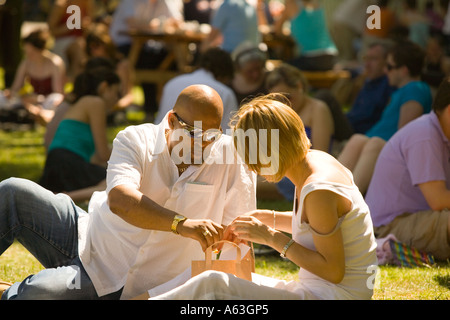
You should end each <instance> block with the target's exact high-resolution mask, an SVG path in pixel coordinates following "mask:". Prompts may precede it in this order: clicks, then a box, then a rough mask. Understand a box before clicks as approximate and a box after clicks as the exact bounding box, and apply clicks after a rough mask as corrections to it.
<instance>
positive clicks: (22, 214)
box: [0, 178, 121, 300]
mask: <svg viewBox="0 0 450 320" xmlns="http://www.w3.org/2000/svg"><path fill="white" fill-rule="evenodd" d="M82 214H87V213H86V212H85V211H84V210H82V209H81V208H79V207H77V206H76V205H75V204H74V203H73V201H72V200H71V199H70V197H68V196H67V195H64V194H57V195H55V194H53V193H52V192H50V191H48V190H46V189H44V188H42V187H41V186H39V185H38V184H36V183H34V182H31V181H28V180H24V179H18V178H10V179H7V180H4V181H2V182H1V183H0V255H1V254H2V253H3V252H4V251H6V249H8V247H9V246H10V245H11V244H12V243H13V242H14V240H18V241H19V242H20V243H21V244H22V245H23V246H24V247H25V248H26V249H27V250H28V251H30V252H31V253H32V254H33V255H34V257H36V259H37V260H38V261H39V262H40V263H41V264H42V265H43V266H44V267H45V268H46V269H44V270H42V271H41V272H39V273H37V274H36V275H31V276H29V277H27V278H26V279H25V280H23V281H22V282H18V283H15V284H13V286H12V287H11V288H9V289H8V290H7V291H5V293H4V294H3V295H2V300H7V299H63V300H69V299H99V297H98V295H97V293H96V291H95V288H94V286H93V284H92V282H91V280H90V278H89V276H88V275H87V273H86V271H85V270H84V268H83V265H82V264H81V261H80V259H79V256H78V223H77V221H78V216H79V215H82ZM120 293H121V292H120V291H119V292H116V293H113V294H110V295H107V296H104V297H102V299H103V298H105V299H118V298H119V297H120Z"/></svg>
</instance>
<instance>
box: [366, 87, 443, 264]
mask: <svg viewBox="0 0 450 320" xmlns="http://www.w3.org/2000/svg"><path fill="white" fill-rule="evenodd" d="M449 81H450V79H448V78H447V79H446V80H444V81H443V83H442V84H441V86H440V87H439V89H438V92H437V94H436V98H435V101H434V104H433V111H432V112H430V113H429V114H426V115H423V116H422V117H420V118H419V119H416V120H414V121H412V122H410V123H409V124H408V125H406V126H405V127H404V128H402V129H401V130H399V131H398V132H397V133H396V134H395V135H394V136H393V137H392V138H391V139H390V140H389V141H388V142H387V144H386V146H385V147H384V148H383V150H382V152H381V154H380V156H379V157H378V161H377V164H376V167H375V172H374V175H373V178H372V181H371V183H370V186H369V189H368V191H367V195H366V201H367V204H368V205H369V207H370V212H371V215H372V220H373V224H374V230H375V235H376V236H377V237H378V238H384V237H386V236H388V235H389V234H393V235H394V236H395V237H396V238H397V239H398V240H399V241H400V242H402V243H405V244H406V245H409V246H411V247H414V248H416V249H418V250H421V251H425V252H428V253H431V254H433V255H434V257H435V258H436V259H438V260H447V259H449V258H450V211H449V210H448V209H449V208H450V161H449V159H450V143H449V140H450V82H449Z"/></svg>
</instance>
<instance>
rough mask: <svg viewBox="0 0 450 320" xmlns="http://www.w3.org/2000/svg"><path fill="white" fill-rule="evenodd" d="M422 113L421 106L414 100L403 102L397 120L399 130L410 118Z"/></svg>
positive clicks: (412, 118)
mask: <svg viewBox="0 0 450 320" xmlns="http://www.w3.org/2000/svg"><path fill="white" fill-rule="evenodd" d="M422 114H423V106H422V105H421V104H420V103H419V102H417V101H414V100H411V101H408V102H406V103H404V104H403V105H402V106H401V108H400V118H399V121H398V129H399V130H400V129H401V128H403V127H404V126H405V125H407V124H408V123H409V122H411V121H412V120H414V119H416V118H418V117H420V116H421V115H422Z"/></svg>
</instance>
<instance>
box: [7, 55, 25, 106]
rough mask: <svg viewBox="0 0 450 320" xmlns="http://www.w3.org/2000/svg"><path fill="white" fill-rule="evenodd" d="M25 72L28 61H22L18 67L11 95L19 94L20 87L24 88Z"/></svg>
mask: <svg viewBox="0 0 450 320" xmlns="http://www.w3.org/2000/svg"><path fill="white" fill-rule="evenodd" d="M25 73H26V62H25V61H22V62H21V63H20V65H19V67H18V68H17V71H16V75H15V77H14V82H13V84H12V86H11V89H10V90H11V93H10V95H11V97H14V96H16V95H18V93H19V91H20V89H22V87H23V85H24V83H25Z"/></svg>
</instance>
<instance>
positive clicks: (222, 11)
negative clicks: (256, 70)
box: [200, 0, 261, 54]
mask: <svg viewBox="0 0 450 320" xmlns="http://www.w3.org/2000/svg"><path fill="white" fill-rule="evenodd" d="M210 24H211V32H210V33H209V35H208V37H207V38H206V39H205V40H204V41H203V42H202V44H201V47H200V51H201V52H204V51H206V50H207V49H208V48H211V47H217V46H219V47H221V48H222V49H223V50H225V51H226V52H228V53H230V54H231V53H232V52H233V51H234V50H235V49H236V48H237V47H238V46H239V45H240V44H242V43H244V42H250V43H252V44H254V45H258V44H259V43H260V42H261V34H260V33H259V30H258V17H257V14H256V8H255V6H253V5H252V4H250V3H249V2H248V1H247V0H224V1H223V2H222V3H221V4H220V6H219V8H218V9H217V10H216V11H215V12H214V13H213V15H212V17H211V22H210Z"/></svg>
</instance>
